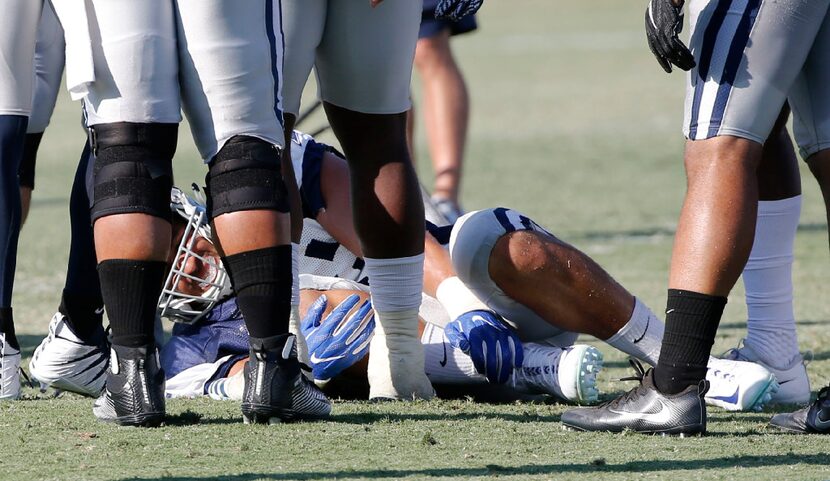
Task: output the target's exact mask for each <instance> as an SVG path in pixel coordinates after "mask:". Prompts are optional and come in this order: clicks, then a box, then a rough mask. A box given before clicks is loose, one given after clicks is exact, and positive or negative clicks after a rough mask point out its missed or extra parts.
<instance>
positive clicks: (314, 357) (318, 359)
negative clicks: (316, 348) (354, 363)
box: [311, 353, 346, 364]
mask: <svg viewBox="0 0 830 481" xmlns="http://www.w3.org/2000/svg"><path fill="white" fill-rule="evenodd" d="M344 357H346V355H345V354H341V355H339V356H333V357H317V353H312V354H311V362H312V363H314V364H320V363H321V362H328V361H336V360H338V359H342V358H344Z"/></svg>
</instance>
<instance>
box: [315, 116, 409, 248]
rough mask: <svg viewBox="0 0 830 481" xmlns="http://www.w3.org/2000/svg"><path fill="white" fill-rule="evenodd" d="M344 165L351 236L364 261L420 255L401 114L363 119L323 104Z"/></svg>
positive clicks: (404, 123) (403, 122) (404, 118)
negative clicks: (348, 186)
mask: <svg viewBox="0 0 830 481" xmlns="http://www.w3.org/2000/svg"><path fill="white" fill-rule="evenodd" d="M323 105H324V107H325V109H326V115H327V116H328V119H329V123H330V124H331V126H332V129H333V130H334V133H335V135H336V136H337V139H338V140H339V141H340V145H341V146H342V147H343V153H344V154H345V155H346V159H347V160H348V162H349V170H350V172H351V183H352V186H351V187H352V205H353V209H354V220H355V228H356V230H357V234H358V236H359V237H360V242H361V247H362V250H363V253H364V254H365V255H366V257H372V258H380V259H388V258H394V257H408V256H414V255H418V254H420V253H422V252H423V251H424V220H423V219H424V206H423V203H422V200H421V193H420V187H419V186H418V178H417V175H416V174H415V170H414V169H413V167H412V161H411V160H410V158H409V149H408V148H407V144H406V113H400V114H364V113H359V112H354V111H351V110H348V109H344V108H342V107H337V106H335V105H332V104H330V103H328V102H324V104H323Z"/></svg>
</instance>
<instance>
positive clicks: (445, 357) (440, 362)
mask: <svg viewBox="0 0 830 481" xmlns="http://www.w3.org/2000/svg"><path fill="white" fill-rule="evenodd" d="M441 347H443V348H444V359H442V360H440V361H438V364H440V365H441V367H446V366H447V343H445V342H442V343H441Z"/></svg>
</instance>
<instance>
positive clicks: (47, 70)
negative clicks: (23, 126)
mask: <svg viewBox="0 0 830 481" xmlns="http://www.w3.org/2000/svg"><path fill="white" fill-rule="evenodd" d="M65 47H66V46H65V44H64V41H63V28H62V27H61V25H60V23H59V22H58V19H57V17H56V16H55V11H54V10H53V9H52V7H51V4H49V3H47V4H46V5H44V7H43V12H42V14H41V17H40V23H39V24H38V35H37V43H36V47H35V63H34V66H35V85H34V98H33V99H32V113H31V115H30V116H29V125H28V128H27V130H26V141H25V144H24V148H23V160H22V161H21V163H20V170H19V176H20V200H21V212H22V215H21V224H23V223H25V222H26V218H27V217H28V214H29V205H30V203H31V200H32V191H33V190H34V188H35V163H36V160H37V150H38V147H39V146H40V140H41V139H42V138H43V132H44V131H45V130H46V127H47V126H48V125H49V120H50V118H51V117H52V111H53V110H54V109H55V102H56V101H57V98H58V91H59V90H60V85H61V77H62V74H63V65H64V55H65V54H64V50H65Z"/></svg>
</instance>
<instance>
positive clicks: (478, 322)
mask: <svg viewBox="0 0 830 481" xmlns="http://www.w3.org/2000/svg"><path fill="white" fill-rule="evenodd" d="M444 334H445V335H446V336H447V340H449V341H450V345H451V346H452V347H454V348H455V349H459V350H461V351H463V352H464V353H465V354H467V355H468V356H470V357H471V358H472V360H473V365H474V366H475V368H476V371H478V372H479V373H480V374H484V375H485V376H487V380H488V381H490V382H491V383H494V384H504V383H505V382H507V381H508V380H509V379H510V375H511V374H513V369H514V368H518V367H522V360H523V359H524V351H523V350H522V341H520V340H519V338H518V337H517V336H516V334H514V333H513V331H511V330H510V328H509V327H507V326H505V325H504V323H502V321H501V318H500V317H499V316H498V315H497V314H495V313H493V312H491V311H470V312H467V313H465V314H462V315H460V316H458V318H456V319H455V320H454V321H452V322H450V323H449V324H447V327H446V328H445V329H444Z"/></svg>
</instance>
